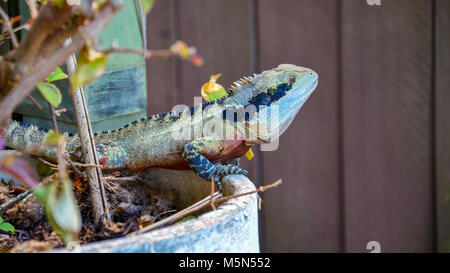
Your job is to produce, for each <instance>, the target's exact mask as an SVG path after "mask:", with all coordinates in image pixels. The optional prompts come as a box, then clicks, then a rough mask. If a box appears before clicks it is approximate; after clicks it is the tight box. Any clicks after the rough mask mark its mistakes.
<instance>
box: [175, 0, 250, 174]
mask: <svg viewBox="0 0 450 273" xmlns="http://www.w3.org/2000/svg"><path fill="white" fill-rule="evenodd" d="M179 11H180V12H179V14H180V17H179V20H180V39H181V40H183V41H185V42H187V43H188V44H189V45H192V46H195V47H196V48H197V49H198V52H199V54H200V55H201V56H202V57H203V58H204V60H205V64H204V66H203V67H201V68H196V67H194V66H193V65H192V64H190V63H189V62H182V63H181V71H180V74H181V75H180V96H179V98H180V100H179V101H178V103H181V104H184V105H193V103H194V99H193V98H194V97H199V96H200V88H201V86H202V85H203V84H204V83H206V82H207V81H208V80H209V77H210V75H212V74H216V73H222V77H221V78H220V79H219V83H220V84H222V85H223V86H224V87H225V88H228V87H229V86H230V85H231V83H232V82H233V81H236V80H238V79H239V78H241V77H243V76H247V75H252V74H253V71H252V40H251V39H252V32H251V31H252V27H251V26H252V25H251V23H252V21H251V20H252V18H251V0H228V1H222V0H191V1H179ZM241 167H243V168H245V169H246V170H248V171H249V177H250V179H253V178H254V177H255V175H254V169H253V168H252V164H251V162H249V161H248V160H247V159H246V158H243V159H242V160H241Z"/></svg>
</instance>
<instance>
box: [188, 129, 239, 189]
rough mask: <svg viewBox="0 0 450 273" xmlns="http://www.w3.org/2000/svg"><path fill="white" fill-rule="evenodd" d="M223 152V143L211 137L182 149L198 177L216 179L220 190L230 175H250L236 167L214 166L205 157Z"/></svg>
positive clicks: (191, 143) (209, 179) (197, 140)
mask: <svg viewBox="0 0 450 273" xmlns="http://www.w3.org/2000/svg"><path fill="white" fill-rule="evenodd" d="M222 150H223V142H222V141H220V140H216V139H214V138H211V137H203V138H200V139H196V140H194V141H191V142H189V143H187V144H186V145H184V146H183V148H182V149H181V153H182V156H183V158H184V160H186V162H187V163H188V165H189V168H191V169H192V170H193V171H194V172H195V173H196V174H197V175H199V176H200V177H201V178H203V179H205V180H208V181H211V179H214V181H215V182H216V184H217V186H218V187H219V189H221V183H220V180H221V179H222V177H224V176H225V175H228V174H243V175H245V176H247V175H248V173H247V171H246V170H244V169H241V168H240V167H238V166H235V165H222V164H214V163H212V162H211V161H209V160H208V159H207V158H206V157H205V156H204V155H213V154H220V152H221V151H222Z"/></svg>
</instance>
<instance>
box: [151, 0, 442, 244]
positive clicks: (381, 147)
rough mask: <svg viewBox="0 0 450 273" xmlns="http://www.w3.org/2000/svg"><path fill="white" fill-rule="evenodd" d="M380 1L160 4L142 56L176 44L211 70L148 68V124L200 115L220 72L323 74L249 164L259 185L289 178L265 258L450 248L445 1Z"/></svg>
mask: <svg viewBox="0 0 450 273" xmlns="http://www.w3.org/2000/svg"><path fill="white" fill-rule="evenodd" d="M369 2H370V1H369ZM380 2H381V5H380V6H376V5H374V6H371V5H368V4H367V1H366V0H345V1H344V0H276V1H275V0H226V1H225V0H183V1H179V0H160V1H156V5H155V7H154V9H153V10H152V12H151V14H150V17H149V19H148V30H147V33H148V47H149V48H151V49H159V48H166V47H168V46H170V45H171V44H172V43H173V42H174V41H175V40H178V39H181V40H184V41H186V42H187V43H188V44H190V45H194V46H196V47H197V48H198V50H199V53H200V54H201V55H202V56H203V57H204V59H205V65H204V66H203V67H201V68H195V67H193V66H192V65H191V64H189V63H187V62H181V61H179V60H175V59H171V60H161V59H152V60H150V61H149V62H148V74H147V80H148V92H149V96H148V97H149V98H148V111H149V113H150V114H153V113H157V112H163V111H168V110H170V109H171V108H172V106H173V105H175V104H180V103H181V104H186V105H191V104H193V102H194V101H193V97H194V96H198V95H199V94H200V87H201V85H202V84H203V83H205V82H206V81H207V80H208V79H209V76H210V75H211V74H214V73H222V74H223V77H222V78H221V80H220V82H221V83H222V84H223V85H224V86H228V85H229V84H231V82H232V81H233V80H235V79H238V78H240V77H241V76H244V75H251V74H253V72H258V71H262V70H264V69H269V68H272V67H274V66H276V65H278V64H280V63H293V64H297V65H302V66H306V67H310V68H313V69H314V70H316V71H317V72H318V74H319V86H318V88H317V90H316V92H315V93H314V94H313V95H312V96H311V98H310V100H309V101H308V102H307V103H306V104H305V106H304V107H303V109H302V110H301V111H300V114H299V115H298V116H297V118H296V120H295V121H294V122H293V123H292V125H291V126H290V128H289V129H288V130H287V132H286V133H285V134H284V135H283V136H282V137H281V141H280V147H279V149H278V150H277V151H274V152H262V153H261V152H257V153H256V158H255V159H253V160H252V161H247V160H246V159H243V160H242V161H244V163H243V165H244V166H245V168H247V169H249V170H250V172H251V178H252V180H253V181H254V182H255V184H257V185H261V184H270V183H272V182H274V181H275V180H277V179H279V178H282V179H283V181H284V184H283V185H282V186H281V187H279V188H277V189H275V190H271V191H269V192H267V193H266V194H264V197H263V198H264V199H263V200H264V202H263V210H262V211H261V246H262V251H267V252H342V251H346V252H368V250H367V249H366V247H367V243H368V242H369V241H378V242H379V243H380V245H381V251H382V252H399V251H402V252H431V251H449V250H450V205H449V200H450V149H449V148H450V1H448V0H381V1H380ZM245 161H246V162H245Z"/></svg>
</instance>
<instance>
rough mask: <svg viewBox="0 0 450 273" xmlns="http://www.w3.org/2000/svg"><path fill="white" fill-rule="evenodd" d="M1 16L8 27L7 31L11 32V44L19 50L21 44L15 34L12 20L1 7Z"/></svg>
mask: <svg viewBox="0 0 450 273" xmlns="http://www.w3.org/2000/svg"><path fill="white" fill-rule="evenodd" d="M0 15H1V16H2V18H3V21H4V23H5V25H6V29H8V32H9V36H10V37H11V42H12V45H13V48H18V47H19V42H18V40H17V37H16V34H15V33H14V30H13V27H12V24H11V20H10V19H9V16H8V14H7V13H6V12H5V11H4V10H3V9H2V8H1V7H0Z"/></svg>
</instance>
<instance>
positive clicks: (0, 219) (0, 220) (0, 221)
mask: <svg viewBox="0 0 450 273" xmlns="http://www.w3.org/2000/svg"><path fill="white" fill-rule="evenodd" d="M1 223H3V218H2V217H1V216H0V224H1Z"/></svg>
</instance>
